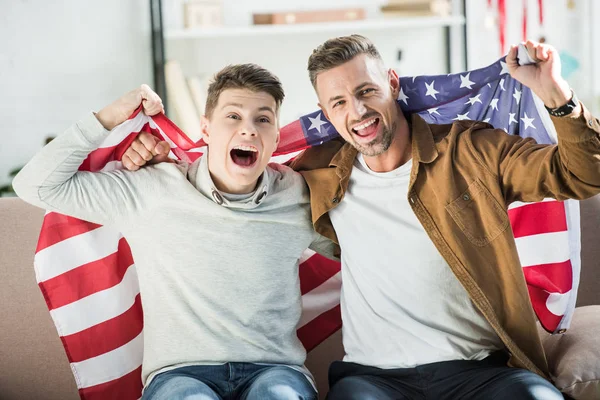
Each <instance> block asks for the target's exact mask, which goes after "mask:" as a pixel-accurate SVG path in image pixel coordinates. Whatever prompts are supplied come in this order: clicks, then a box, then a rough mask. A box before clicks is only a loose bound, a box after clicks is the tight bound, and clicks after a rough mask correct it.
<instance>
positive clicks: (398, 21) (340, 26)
mask: <svg viewBox="0 0 600 400" xmlns="http://www.w3.org/2000/svg"><path fill="white" fill-rule="evenodd" d="M464 23H465V19H464V17H462V16H449V17H410V18H389V19H370V20H362V21H351V22H330V23H326V24H325V23H318V24H294V25H251V26H241V27H219V28H208V29H187V30H175V31H168V32H165V34H164V37H165V39H167V40H176V39H197V38H216V37H236V36H270V35H295V34H302V33H314V32H338V31H343V30H348V29H352V30H356V31H361V32H367V31H378V30H383V29H394V28H404V29H411V28H424V27H451V26H456V27H460V26H463V25H464Z"/></svg>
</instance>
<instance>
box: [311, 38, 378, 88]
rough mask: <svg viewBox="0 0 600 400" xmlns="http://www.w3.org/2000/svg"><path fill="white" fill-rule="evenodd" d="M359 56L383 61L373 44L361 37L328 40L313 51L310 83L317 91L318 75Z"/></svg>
mask: <svg viewBox="0 0 600 400" xmlns="http://www.w3.org/2000/svg"><path fill="white" fill-rule="evenodd" d="M359 54H368V55H369V56H371V57H373V58H375V59H378V60H381V55H380V54H379V51H377V48H375V45H374V44H373V42H371V41H370V40H369V39H367V38H366V37H364V36H361V35H350V36H341V37H337V38H333V39H329V40H327V41H326V42H325V43H323V44H322V45H320V46H319V47H317V48H316V49H314V50H313V52H312V54H311V55H310V57H309V58H308V75H309V76H310V82H311V83H312V85H313V87H314V88H315V89H316V87H317V86H316V85H317V75H319V74H320V73H321V72H325V71H328V70H330V69H332V68H335V67H338V66H340V65H342V64H344V63H346V62H348V61H350V60H352V59H353V58H354V57H356V56H358V55H359Z"/></svg>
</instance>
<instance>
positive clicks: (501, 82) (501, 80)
mask: <svg viewBox="0 0 600 400" xmlns="http://www.w3.org/2000/svg"><path fill="white" fill-rule="evenodd" d="M500 88H501V89H502V90H506V89H504V78H502V79H500Z"/></svg>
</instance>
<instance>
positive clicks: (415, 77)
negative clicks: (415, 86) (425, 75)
mask: <svg viewBox="0 0 600 400" xmlns="http://www.w3.org/2000/svg"><path fill="white" fill-rule="evenodd" d="M415 79H417V76H416V75H415V76H413V83H415Z"/></svg>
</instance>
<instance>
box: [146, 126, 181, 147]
mask: <svg viewBox="0 0 600 400" xmlns="http://www.w3.org/2000/svg"><path fill="white" fill-rule="evenodd" d="M150 127H151V128H152V129H158V132H159V133H160V136H162V138H163V140H165V141H166V142H167V143H169V146H170V147H171V148H172V149H176V148H177V147H178V146H177V145H176V144H175V142H174V141H172V140H171V138H169V136H167V135H166V134H165V132H164V131H163V130H162V129H160V126H158V125H157V124H156V122H154V120H153V119H151V120H150Z"/></svg>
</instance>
